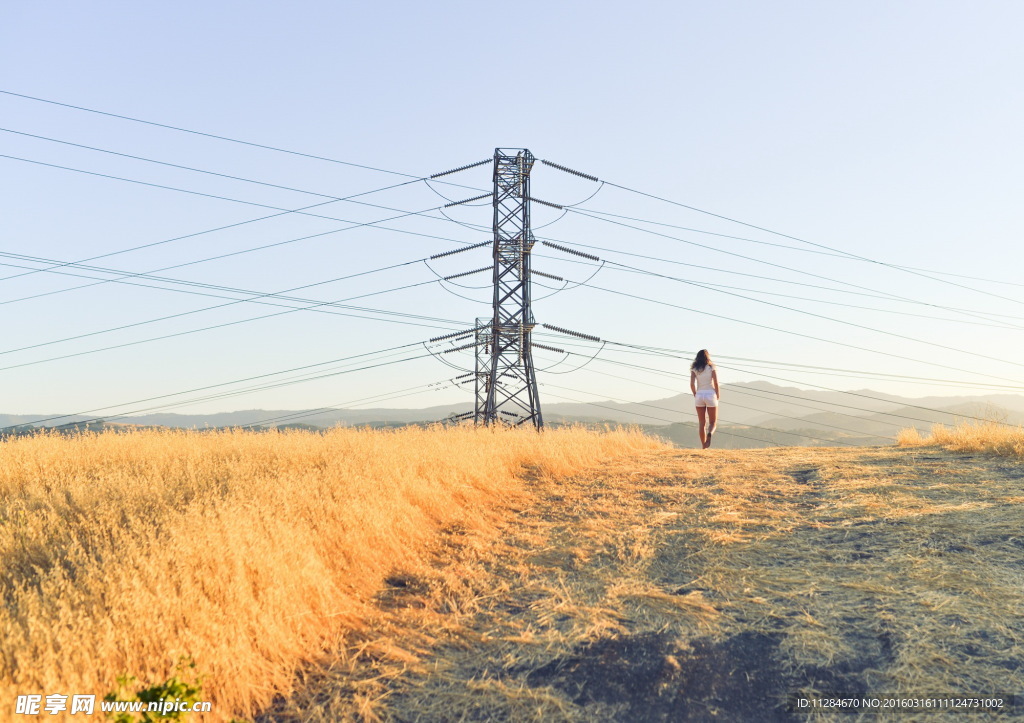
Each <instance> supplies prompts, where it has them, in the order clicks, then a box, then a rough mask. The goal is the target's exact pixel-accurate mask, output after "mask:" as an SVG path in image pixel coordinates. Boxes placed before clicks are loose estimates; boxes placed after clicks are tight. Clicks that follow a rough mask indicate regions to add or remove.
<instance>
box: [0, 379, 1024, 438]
mask: <svg viewBox="0 0 1024 723" xmlns="http://www.w3.org/2000/svg"><path fill="white" fill-rule="evenodd" d="M748 391H749V392H751V394H745V393H744V392H748ZM856 393H857V394H863V395H866V396H851V395H849V394H844V393H840V392H828V391H813V390H805V389H797V388H795V387H783V386H779V385H775V384H771V383H769V382H751V383H744V384H733V385H730V386H729V388H728V389H724V390H723V402H722V419H723V420H725V423H727V424H734V425H758V426H763V427H771V428H773V429H780V430H797V429H799V430H813V429H819V430H824V429H828V428H834V427H846V428H849V429H850V430H855V431H857V432H860V433H862V434H865V435H883V436H891V435H892V434H893V433H894V432H895V431H896V430H897V429H900V428H902V427H907V426H918V427H920V428H922V429H927V428H928V427H929V426H930V425H931V424H934V423H945V424H950V423H954V422H955V421H956V420H957V418H958V417H982V418H986V419H988V418H995V419H997V420H999V421H1005V422H1009V423H1011V424H1021V423H1024V395H1019V394H986V395H972V396H947V397H937V396H930V397H921V398H911V397H899V396H895V395H890V394H884V393H882V392H875V391H872V390H870V389H864V390H858V391H857V392H856ZM783 395H788V396H783ZM867 397H874V399H870V398H867ZM542 402H543V396H542ZM805 402H806V405H805V404H804V403H805ZM596 403H597V404H600V405H601V406H600V407H596V406H592V405H589V404H576V403H556V404H553V403H547V404H544V405H543V409H544V416H545V418H546V419H548V420H550V421H553V422H555V421H559V422H571V421H581V422H613V423H624V424H645V425H657V424H666V423H686V422H692V421H693V401H692V397H691V395H690V394H689V393H688V392H684V393H680V394H677V395H675V396H671V397H665V398H661V399H652V400H646V401H644V402H642V403H626V404H623V403H619V402H614V401H607V400H606V401H597V402H596ZM647 405H649V406H647ZM834 405H847V406H834ZM851 407H856V408H859V409H855V408H851ZM920 407H928V408H930V409H937V410H942V412H941V413H936V412H931V411H927V410H925V409H921V408H920ZM471 408H472V407H471V405H470V404H468V403H464V404H453V405H441V406H432V407H425V408H422V409H393V408H373V409H341V410H336V411H330V412H319V413H315V414H310V415H309V416H303V417H297V418H295V419H294V420H284V423H288V422H292V421H294V422H297V423H303V424H309V425H314V426H318V427H330V426H334V425H336V424H343V425H358V424H370V423H395V424H404V423H411V422H431V421H438V420H442V419H444V418H446V417H448V416H449V415H451V414H453V413H456V414H457V413H461V412H465V411H468V410H470V409H471ZM865 410H868V411H865ZM302 411H303V410H273V409H244V410H238V411H233V412H220V413H214V414H174V413H158V414H146V415H140V416H126V417H111V418H110V419H111V420H113V421H117V422H119V423H123V424H133V425H143V426H163V427H185V428H189V427H196V428H205V427H232V426H245V425H251V424H258V423H260V422H261V421H263V420H268V419H274V418H277V417H284V416H289V415H294V414H297V413H301V412H302ZM885 413H890V414H896V415H900V416H899V417H892V416H888V415H886V414H885ZM847 415H853V417H856V418H851V416H847ZM52 416H54V415H53V414H52V413H50V414H37V415H31V414H17V415H14V414H0V426H13V425H21V424H28V423H31V422H32V421H33V420H35V419H42V418H46V417H52ZM88 418H89V417H86V416H84V415H82V416H71V417H68V418H67V419H66V420H60V421H59V422H55V424H60V423H62V422H67V423H73V422H76V421H82V420H85V419H88ZM915 420H916V421H915ZM271 424H275V423H271Z"/></svg>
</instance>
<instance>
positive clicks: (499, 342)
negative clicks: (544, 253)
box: [476, 148, 544, 429]
mask: <svg viewBox="0 0 1024 723" xmlns="http://www.w3.org/2000/svg"><path fill="white" fill-rule="evenodd" d="M533 163H534V157H533V154H532V153H530V151H528V150H527V149H525V148H523V149H504V148H495V149H494V198H493V204H494V225H493V229H494V246H493V253H494V305H493V310H494V311H493V316H492V318H491V325H490V329H488V331H489V333H490V339H489V342H490V365H489V367H488V368H487V369H486V370H485V371H486V372H487V384H486V389H485V390H484V391H485V399H484V400H483V401H484V405H483V410H482V417H483V420H482V421H483V422H484V423H485V424H494V423H495V422H498V421H501V422H503V423H506V424H513V425H519V424H533V425H534V426H535V427H537V428H538V429H540V428H541V427H542V426H543V425H544V421H543V418H542V417H541V412H540V399H539V397H538V396H537V374H536V371H535V370H534V367H533V354H532V352H531V348H530V347H531V344H530V339H531V334H532V332H533V327H534V320H533V312H532V311H531V310H530V252H531V251H532V250H533V244H534V238H533V234H532V233H531V231H530V171H531V170H532V169H533ZM480 353H481V352H480V348H479V347H478V348H477V354H478V355H479V354H480ZM477 369H478V371H480V366H479V365H478V367H477ZM480 401H481V397H480V396H479V395H478V397H477V405H478V406H477V409H476V418H477V421H478V422H479V421H480V417H481V409H480V407H479V404H480Z"/></svg>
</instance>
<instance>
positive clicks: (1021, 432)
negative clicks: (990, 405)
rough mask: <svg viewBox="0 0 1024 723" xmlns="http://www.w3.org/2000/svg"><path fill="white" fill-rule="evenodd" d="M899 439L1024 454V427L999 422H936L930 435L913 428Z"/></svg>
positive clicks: (909, 444)
mask: <svg viewBox="0 0 1024 723" xmlns="http://www.w3.org/2000/svg"><path fill="white" fill-rule="evenodd" d="M896 443H897V444H898V445H899V446H901V447H922V446H932V445H934V446H940V447H945V448H946V449H950V450H953V451H956V452H992V453H994V454H1001V455H1005V456H1007V457H1024V427H1011V426H1007V425H1005V424H997V423H996V422H986V423H981V424H959V425H957V426H955V427H947V426H945V425H942V424H936V425H935V426H934V427H932V430H931V434H929V435H928V436H927V437H924V436H922V435H921V433H920V432H918V431H917V430H916V429H913V428H910V429H904V430H901V431H900V432H899V434H897V435H896Z"/></svg>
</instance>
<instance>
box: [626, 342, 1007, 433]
mask: <svg viewBox="0 0 1024 723" xmlns="http://www.w3.org/2000/svg"><path fill="white" fill-rule="evenodd" d="M609 344H614V345H620V346H626V347H630V348H634V349H647V350H650V351H651V353H653V354H656V355H659V356H666V357H672V358H677V359H679V358H682V357H679V356H677V355H675V354H672V353H668V352H666V351H661V350H654V349H653V348H652V347H643V346H640V345H636V344H625V343H623V342H614V341H610V342H609ZM620 363H624V362H620ZM717 366H718V367H720V368H722V369H732V370H734V371H739V372H744V373H747V374H751V375H753V376H755V377H759V378H766V379H776V380H779V381H784V382H789V383H790V384H805V385H806V386H810V387H816V388H818V389H823V390H825V391H829V392H836V393H838V394H848V395H850V396H855V397H861V398H864V399H871V400H873V401H876V402H884V403H886V404H896V403H897V402H893V401H892V400H889V399H883V398H881V397H875V396H872V395H870V394H864V393H862V392H849V391H845V390H842V389H834V388H832V387H826V386H823V385H820V384H812V383H810V382H797V381H795V380H793V379H787V378H785V377H778V376H773V375H771V374H765V373H764V372H752V371H750V370H749V369H743V368H742V367H736V366H729V365H725V364H718V365H717ZM663 373H666V374H671V372H663ZM759 391H764V392H767V393H769V394H778V395H781V396H792V395H787V394H782V393H781V392H774V391H770V390H767V389H765V390H759ZM819 403H821V404H828V405H832V406H839V407H845V408H848V409H861V410H862V411H867V412H871V413H873V414H885V415H887V416H890V417H899V418H902V419H910V420H913V421H917V422H926V423H928V424H932V423H933V420H928V419H919V418H916V417H907V416H905V415H900V414H892V413H890V412H877V411H874V410H868V409H863V408H862V407H851V406H849V405H845V404H839V403H838V402H819ZM898 404H902V405H903V406H904V407H911V408H913V409H921V410H924V411H927V412H935V413H937V414H950V412H947V411H945V410H942V409H935V408H933V407H925V406H922V405H919V404H911V403H909V402H903V401H901V402H898ZM955 416H959V417H963V418H965V419H974V420H976V421H980V422H988V421H991V420H988V419H983V418H981V417H974V416H972V415H969V414H957V415H955ZM999 424H1003V423H1002V422H1000V423H999ZM1006 426H1013V425H1006Z"/></svg>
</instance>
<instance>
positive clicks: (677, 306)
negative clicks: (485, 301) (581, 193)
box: [587, 284, 1019, 384]
mask: <svg viewBox="0 0 1024 723" xmlns="http://www.w3.org/2000/svg"><path fill="white" fill-rule="evenodd" d="M587 286H588V287H589V288H591V289H597V290H599V291H604V292H607V293H610V294H617V295H619V296H626V297H629V298H633V299H638V300H640V301H647V302H650V303H653V304H660V305H662V306H669V307H672V308H675V309H682V310H683V311H690V312H694V313H700V314H703V315H705V316H712V317H715V318H717V319H725V320H726V321H734V322H736V323H739V324H746V325H748V326H755V327H758V328H760V329H768V330H770V331H777V332H780V333H783V334H791V335H793V336H799V337H802V338H805V339H812V340H814V341H820V342H824V343H826V344H834V345H836V346H842V347H846V348H848V349H857V350H859V351H864V348H863V347H861V346H857V345H856V344H848V343H846V342H842V341H835V340H833V339H825V338H824V337H820V336H814V335H813V334H804V333H802V332H798V331H790V330H789V329H780V328H778V327H774V326H768V325H767V324H759V323H757V322H754V321H747V320H745V319H736V318H734V317H731V316H725V315H724V314H716V313H713V312H710V311H706V310H698V309H693V308H691V307H688V306H682V305H680V304H673V303H671V302H668V301H659V300H657V299H651V298H649V297H646V296H640V295H638V294H630V293H627V292H625V291H616V290H615V289H607V288H604V287H603V286H596V285H594V284H587ZM867 351H875V353H878V354H884V355H885V356H888V357H891V358H894V359H903V360H905V361H913V362H916V363H919V364H928V365H931V366H936V367H941V368H943V369H951V370H953V371H958V372H963V373H965V374H966V373H968V372H966V371H965V370H964V369H960V368H958V367H953V366H949V365H948V364H940V363H939V362H933V361H926V360H923V359H914V358H913V357H906V356H902V355H900V354H892V353H890V352H881V351H876V350H872V349H868V350H867ZM958 351H959V350H958ZM1009 363H1013V362H1009ZM971 373H972V374H976V375H979V376H985V377H989V378H992V379H1000V380H1002V381H1010V382H1015V383H1018V384H1019V382H1018V380H1016V379H1010V378H1008V377H1000V376H996V375H994V374H983V373H981V372H971Z"/></svg>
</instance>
